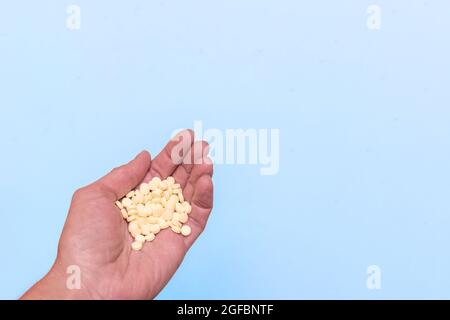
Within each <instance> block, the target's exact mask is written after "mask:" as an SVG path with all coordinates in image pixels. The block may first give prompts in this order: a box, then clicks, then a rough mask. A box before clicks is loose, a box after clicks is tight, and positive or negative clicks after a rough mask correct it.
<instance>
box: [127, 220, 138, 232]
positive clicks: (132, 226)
mask: <svg viewBox="0 0 450 320" xmlns="http://www.w3.org/2000/svg"><path fill="white" fill-rule="evenodd" d="M137 230H139V224H138V222H137V221H131V222H130V223H129V224H128V231H129V232H130V233H131V232H133V231H137Z"/></svg>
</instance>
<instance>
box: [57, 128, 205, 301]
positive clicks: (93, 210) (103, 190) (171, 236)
mask: <svg viewBox="0 0 450 320" xmlns="http://www.w3.org/2000/svg"><path fill="white" fill-rule="evenodd" d="M177 137H178V138H175V139H173V140H171V141H170V142H169V143H168V144H167V146H166V147H165V148H164V150H163V151H161V153H160V154H159V155H158V156H157V157H156V158H155V159H154V160H153V161H152V160H151V159H150V155H149V154H148V153H147V152H142V153H140V154H139V155H138V156H137V157H136V158H135V159H134V160H132V161H131V162H130V163H128V164H126V165H123V166H122V167H119V168H116V169H114V170H113V171H111V172H110V173H109V174H108V175H106V176H105V177H103V178H101V179H100V180H98V181H97V182H95V183H93V184H91V185H88V186H86V187H84V188H81V189H79V190H78V191H77V192H75V194H74V196H73V199H72V203H71V207H70V210H69V214H68V217H67V221H66V223H65V226H64V230H63V233H62V235H61V239H60V243H59V247H58V256H57V259H56V262H55V266H54V268H59V269H61V270H64V269H66V268H67V267H68V266H72V265H75V266H77V267H79V270H80V272H81V289H80V290H81V291H82V292H83V293H84V295H83V298H93V299H123V298H125V299H145V298H153V297H155V296H156V295H157V294H158V293H159V292H160V291H161V289H162V288H163V287H164V286H165V285H166V283H167V282H168V281H169V279H170V278H171V276H172V275H173V274H174V272H175V271H176V269H177V268H178V266H179V265H180V263H181V261H182V260H183V257H184V255H185V253H186V252H187V250H188V249H189V247H190V246H191V245H192V243H193V242H194V240H195V239H196V238H197V237H198V236H199V235H200V233H201V232H202V230H203V228H204V227H205V224H206V221H207V219H208V216H209V213H210V212H211V209H212V203H213V184H212V180H211V178H212V164H211V161H210V160H209V159H208V158H207V157H206V155H205V153H206V149H207V144H206V143H205V142H195V143H194V142H193V141H194V139H193V133H192V132H191V131H184V132H182V133H181V134H179V135H178V136H177ZM179 143H182V144H183V145H184V147H183V149H184V154H185V158H184V159H185V160H186V159H190V161H184V162H183V163H181V164H176V163H174V161H173V159H172V150H173V148H174V147H175V145H177V144H179ZM200 149H201V150H202V151H201V152H193V151H194V150H200ZM170 175H172V176H173V177H174V178H175V180H176V182H177V183H179V184H180V185H181V186H182V188H183V195H184V197H185V199H186V200H187V201H189V202H190V203H191V205H192V212H191V214H190V215H189V221H188V224H189V225H190V226H191V228H192V233H191V234H190V235H189V236H187V237H183V236H181V235H179V234H176V233H174V232H172V231H171V230H170V229H165V230H161V231H160V233H158V235H157V237H156V238H155V240H153V241H152V242H149V243H146V244H144V246H143V248H142V250H140V251H134V250H132V249H131V242H132V241H133V239H132V237H131V236H130V234H129V233H128V229H127V223H126V221H125V220H123V218H122V216H121V213H120V210H119V209H118V208H117V207H116V206H115V201H116V200H118V199H120V198H122V197H123V196H124V195H125V194H126V193H127V192H128V191H130V190H131V189H134V188H135V187H136V186H138V185H140V184H141V183H142V182H148V181H149V180H151V178H153V177H155V176H157V177H160V178H167V177H168V176H170Z"/></svg>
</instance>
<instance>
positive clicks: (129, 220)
mask: <svg viewBox="0 0 450 320" xmlns="http://www.w3.org/2000/svg"><path fill="white" fill-rule="evenodd" d="M134 220H136V216H134V215H133V216H128V217H127V221H128V222H131V221H134Z"/></svg>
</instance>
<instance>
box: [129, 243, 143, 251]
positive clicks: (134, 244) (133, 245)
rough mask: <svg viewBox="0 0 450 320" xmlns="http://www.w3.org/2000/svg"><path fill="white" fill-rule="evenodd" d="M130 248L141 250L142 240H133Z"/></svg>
mask: <svg viewBox="0 0 450 320" xmlns="http://www.w3.org/2000/svg"><path fill="white" fill-rule="evenodd" d="M131 248H132V249H133V250H136V251H137V250H141V249H142V242H139V241H133V243H132V244H131Z"/></svg>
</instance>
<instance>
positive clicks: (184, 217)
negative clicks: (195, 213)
mask: <svg viewBox="0 0 450 320" xmlns="http://www.w3.org/2000/svg"><path fill="white" fill-rule="evenodd" d="M188 219H189V217H188V214H187V213H186V212H183V213H179V215H178V220H180V222H181V223H186V222H187V221H188Z"/></svg>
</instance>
